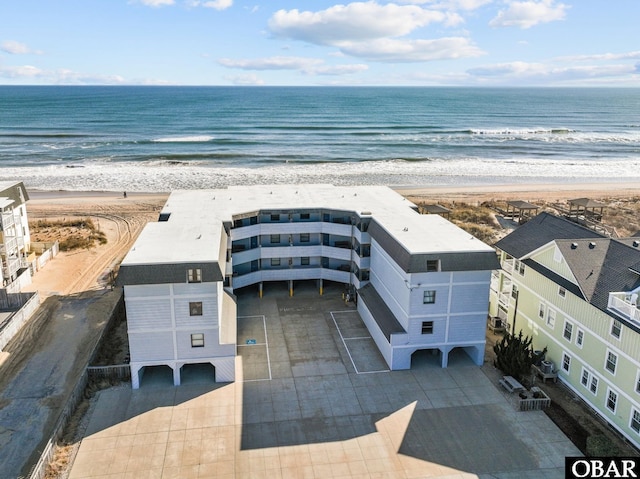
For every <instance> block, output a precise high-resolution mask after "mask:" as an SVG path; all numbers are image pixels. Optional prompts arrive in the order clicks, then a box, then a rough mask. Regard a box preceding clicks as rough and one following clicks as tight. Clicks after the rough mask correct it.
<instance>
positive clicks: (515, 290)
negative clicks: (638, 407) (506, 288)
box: [511, 284, 518, 299]
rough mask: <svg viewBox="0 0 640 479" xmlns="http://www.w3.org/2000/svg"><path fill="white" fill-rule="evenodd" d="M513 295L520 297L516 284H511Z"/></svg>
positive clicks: (513, 296)
mask: <svg viewBox="0 0 640 479" xmlns="http://www.w3.org/2000/svg"><path fill="white" fill-rule="evenodd" d="M511 297H512V298H513V299H516V298H517V297H518V287H517V286H516V285H515V284H514V285H513V286H511Z"/></svg>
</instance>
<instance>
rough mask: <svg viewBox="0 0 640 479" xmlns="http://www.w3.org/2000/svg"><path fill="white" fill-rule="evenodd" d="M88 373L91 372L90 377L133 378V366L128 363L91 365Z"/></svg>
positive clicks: (125, 379) (123, 379) (124, 379)
mask: <svg viewBox="0 0 640 479" xmlns="http://www.w3.org/2000/svg"><path fill="white" fill-rule="evenodd" d="M87 373H89V379H119V380H121V381H127V380H129V379H131V368H130V367H129V365H128V364H117V365H115V366H89V367H88V368H87Z"/></svg>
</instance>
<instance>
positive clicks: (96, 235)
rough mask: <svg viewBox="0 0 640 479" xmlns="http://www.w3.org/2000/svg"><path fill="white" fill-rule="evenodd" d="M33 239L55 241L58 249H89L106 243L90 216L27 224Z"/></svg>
mask: <svg viewBox="0 0 640 479" xmlns="http://www.w3.org/2000/svg"><path fill="white" fill-rule="evenodd" d="M29 228H30V231H31V235H32V239H33V240H34V241H45V242H46V241H56V240H58V241H59V242H60V243H59V245H60V251H74V250H77V249H90V248H93V247H94V246H95V245H96V244H99V245H104V244H106V243H107V236H106V234H105V233H104V232H103V231H101V230H100V229H99V228H98V227H96V225H95V223H94V222H93V220H92V219H91V218H78V219H71V220H67V219H62V220H38V221H35V222H33V223H31V224H30V225H29Z"/></svg>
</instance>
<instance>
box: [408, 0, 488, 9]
mask: <svg viewBox="0 0 640 479" xmlns="http://www.w3.org/2000/svg"><path fill="white" fill-rule="evenodd" d="M492 2H493V0H441V1H436V0H400V3H409V4H412V5H426V4H429V6H430V7H432V8H435V9H439V10H455V11H458V10H466V11H471V10H477V9H478V8H480V7H482V6H484V5H487V4H489V3H492Z"/></svg>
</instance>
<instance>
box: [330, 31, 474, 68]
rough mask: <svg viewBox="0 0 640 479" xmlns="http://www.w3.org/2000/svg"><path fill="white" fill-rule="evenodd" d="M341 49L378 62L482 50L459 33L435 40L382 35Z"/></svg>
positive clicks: (445, 56)
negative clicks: (456, 35)
mask: <svg viewBox="0 0 640 479" xmlns="http://www.w3.org/2000/svg"><path fill="white" fill-rule="evenodd" d="M341 50H342V51H343V52H344V53H346V54H348V55H352V56H356V57H361V58H366V59H368V60H374V61H379V62H391V63H402V62H427V61H433V60H449V59H455V58H464V57H478V56H481V55H483V54H484V52H483V51H482V50H481V49H480V48H478V47H477V46H475V45H473V44H472V43H471V42H470V41H469V40H468V39H466V38H461V37H451V38H438V39H436V40H397V39H391V38H385V39H380V40H374V41H371V42H358V43H352V44H343V45H342V46H341Z"/></svg>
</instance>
